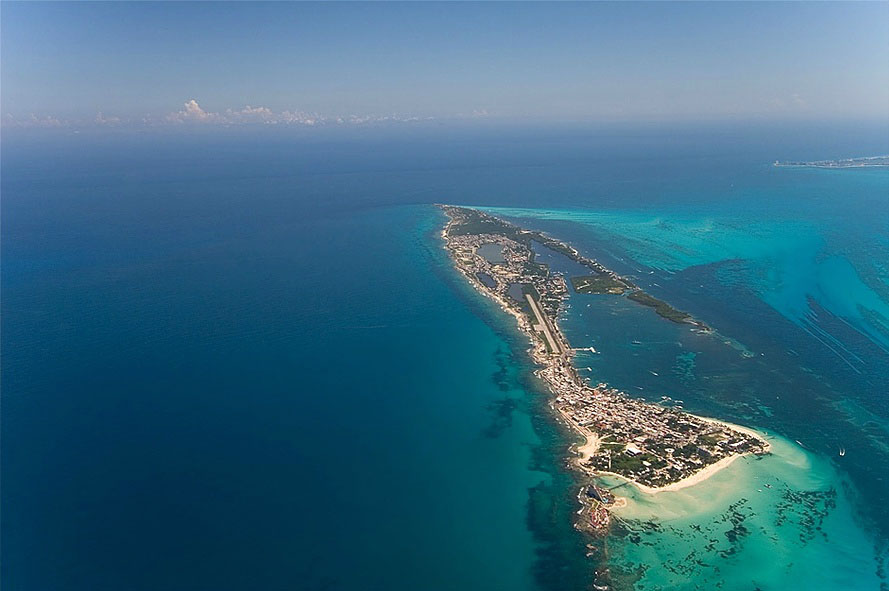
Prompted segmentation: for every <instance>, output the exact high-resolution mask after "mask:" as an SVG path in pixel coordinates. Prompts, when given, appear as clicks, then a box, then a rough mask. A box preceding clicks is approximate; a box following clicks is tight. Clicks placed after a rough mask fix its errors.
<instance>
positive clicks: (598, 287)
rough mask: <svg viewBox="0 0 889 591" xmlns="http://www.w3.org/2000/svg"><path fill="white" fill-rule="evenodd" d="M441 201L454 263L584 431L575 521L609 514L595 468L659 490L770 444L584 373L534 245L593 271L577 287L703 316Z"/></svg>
mask: <svg viewBox="0 0 889 591" xmlns="http://www.w3.org/2000/svg"><path fill="white" fill-rule="evenodd" d="M439 207H441V208H442V210H443V211H444V212H445V214H446V215H447V217H448V222H447V224H446V226H445V228H444V230H443V231H442V238H443V240H444V246H445V249H446V250H447V251H448V253H449V254H450V257H451V259H452V260H453V261H454V264H455V266H456V268H457V269H458V270H459V271H460V272H461V273H462V274H463V275H464V276H465V277H466V278H467V280H468V281H469V282H470V283H471V284H472V285H473V286H474V287H475V288H476V289H477V290H478V291H479V292H481V293H482V294H484V295H486V296H488V297H490V298H491V299H493V300H494V301H495V302H497V303H498V304H499V305H500V307H501V308H502V309H503V310H504V311H505V312H507V313H509V314H511V315H512V316H514V317H515V319H516V321H517V323H518V326H519V328H520V330H521V331H522V332H524V333H525V334H526V335H527V336H528V337H529V340H530V343H531V348H530V349H529V353H530V355H531V357H532V359H533V360H534V362H535V363H536V364H537V365H538V366H539V369H538V370H537V371H536V372H535V375H537V376H538V377H540V378H541V379H542V380H543V382H544V383H545V384H546V386H547V387H548V389H549V390H550V392H551V393H552V398H551V401H550V406H551V407H552V408H553V410H554V411H555V412H556V413H557V416H558V417H559V418H560V419H561V420H562V421H563V422H564V423H565V424H566V425H567V426H568V427H569V428H570V429H571V430H572V431H573V432H574V433H576V434H578V435H580V436H581V437H582V439H583V443H582V444H581V445H579V446H577V447H576V450H575V451H576V457H574V458H573V460H572V464H573V465H574V466H575V467H576V468H577V469H579V470H581V471H582V472H583V473H584V474H585V475H587V476H589V482H588V483H587V484H586V485H585V486H584V487H583V489H582V491H581V493H580V494H579V495H578V498H579V499H580V501H581V503H582V509H581V511H580V513H579V515H580V519H579V522H578V524H577V525H578V527H579V528H581V529H589V530H592V531H601V530H603V529H604V528H607V527H608V525H609V523H610V517H609V515H610V509H611V508H613V506H614V505H615V503H616V499H615V496H614V495H613V494H612V493H611V492H610V491H608V490H607V489H605V488H603V487H600V486H597V485H596V484H595V481H594V477H596V476H601V475H613V476H617V477H619V478H621V479H623V480H625V481H628V482H631V483H632V484H634V485H635V486H637V487H638V488H639V489H640V490H642V491H644V492H648V493H657V492H660V491H664V490H676V489H679V488H683V487H685V486H690V485H692V484H694V483H696V482H699V481H700V480H703V479H704V478H707V477H708V476H709V475H711V474H713V473H715V472H716V471H718V470H720V469H722V468H723V467H725V466H727V465H728V464H730V463H731V462H732V461H734V460H735V459H737V458H738V457H741V456H743V455H745V454H757V455H762V454H766V453H768V451H769V444H768V442H766V441H765V440H764V439H763V438H762V437H760V436H759V435H758V434H757V433H755V432H754V431H751V430H749V429H745V428H743V427H739V426H737V425H730V424H727V423H722V422H719V421H715V420H712V419H706V418H702V417H698V416H695V415H692V414H689V413H687V412H685V411H683V410H682V409H681V408H677V407H672V406H666V405H664V404H656V403H652V402H648V401H644V400H640V399H636V398H633V397H630V396H628V395H627V394H626V393H624V392H621V391H619V390H617V389H615V388H610V387H608V385H607V384H604V383H599V384H596V385H592V384H590V383H589V381H588V380H587V379H586V378H583V377H581V376H580V375H579V374H578V372H577V371H576V369H575V367H574V365H573V363H572V356H573V355H574V353H575V349H572V347H571V345H570V343H569V342H568V341H567V339H566V338H565V336H564V335H563V334H562V332H561V330H560V329H559V326H558V323H557V322H556V319H557V318H558V314H559V311H560V310H561V309H562V308H563V305H564V302H565V300H566V298H567V297H568V293H569V292H568V289H569V286H568V281H567V280H566V278H565V276H564V274H563V273H559V272H554V271H551V270H550V269H549V267H548V266H547V265H545V264H542V263H540V262H538V261H537V260H536V259H537V255H536V252H535V251H537V252H539V251H540V249H549V250H550V251H552V252H553V253H558V254H559V255H562V256H565V257H567V258H568V259H570V260H571V261H573V262H574V263H578V264H580V265H583V266H584V267H585V268H586V269H588V270H589V275H582V276H575V277H572V278H570V281H571V285H572V287H573V289H574V290H575V291H576V292H578V293H593V294H602V295H603V296H610V297H627V298H629V299H631V300H632V301H634V302H637V303H639V304H642V305H645V306H650V307H652V308H654V310H655V311H656V312H657V313H658V314H659V315H660V316H662V317H663V318H665V319H668V320H670V321H672V322H677V323H683V324H690V325H692V327H694V328H696V329H700V330H709V329H708V328H707V327H706V325H704V324H703V323H702V322H700V321H698V320H696V319H694V318H693V317H692V316H691V315H690V314H687V313H685V312H681V311H679V310H676V309H674V308H673V307H672V306H670V305H669V304H667V303H666V302H663V301H661V300H659V299H657V298H655V297H653V296H651V295H649V294H647V293H645V292H644V291H643V290H641V289H640V288H639V287H638V286H636V285H635V284H633V283H632V282H631V281H630V280H629V279H627V278H625V277H621V276H619V275H618V274H616V273H614V272H613V271H611V270H609V269H607V268H605V267H604V266H603V265H601V264H600V263H599V262H597V261H595V260H593V259H591V258H588V257H586V256H584V255H582V254H580V253H579V252H578V251H577V250H576V249H575V248H573V247H572V246H569V245H568V244H565V243H564V242H562V241H560V240H557V239H555V238H552V237H551V236H548V235H546V234H544V233H542V232H539V231H533V230H527V229H523V228H521V227H519V226H517V225H515V224H513V223H510V222H508V221H506V220H503V219H500V218H498V217H495V216H493V215H491V214H489V213H486V212H484V211H481V210H478V209H472V208H467V207H460V206H453V205H440V206H439Z"/></svg>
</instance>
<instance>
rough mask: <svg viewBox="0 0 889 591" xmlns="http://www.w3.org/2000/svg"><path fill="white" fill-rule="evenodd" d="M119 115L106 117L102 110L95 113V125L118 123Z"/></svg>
mask: <svg viewBox="0 0 889 591" xmlns="http://www.w3.org/2000/svg"><path fill="white" fill-rule="evenodd" d="M119 124H120V117H113V116H112V117H106V116H105V115H103V114H102V111H99V112H98V113H96V125H119Z"/></svg>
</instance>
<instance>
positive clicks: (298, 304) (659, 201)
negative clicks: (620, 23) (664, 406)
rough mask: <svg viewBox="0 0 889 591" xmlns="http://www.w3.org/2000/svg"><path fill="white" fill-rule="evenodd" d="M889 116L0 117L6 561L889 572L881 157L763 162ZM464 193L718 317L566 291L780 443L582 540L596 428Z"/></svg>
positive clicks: (55, 572) (121, 566)
mask: <svg viewBox="0 0 889 591" xmlns="http://www.w3.org/2000/svg"><path fill="white" fill-rule="evenodd" d="M885 132H886V130H885V129H884V128H880V127H874V126H870V125H864V124H855V125H853V124H847V125H802V124H795V125H786V126H774V125H753V126H741V125H728V124H725V125H718V126H717V125H713V126H702V127H696V128H693V129H692V128H682V127H669V126H648V127H646V126H632V127H631V126H623V127H621V126H607V127H583V128H568V127H555V126H552V127H539V128H521V129H519V128H506V127H497V126H491V127H488V128H484V129H474V128H473V129H470V128H469V127H467V128H465V129H442V128H432V129H429V128H425V127H416V128H414V127H408V128H405V129H400V130H395V131H392V130H389V131H387V130H383V129H359V130H355V131H353V132H345V131H340V132H324V131H323V130H322V131H316V130H310V131H307V132H300V133H297V134H293V133H291V132H289V131H288V132H284V131H282V130H250V131H234V130H217V131H213V132H207V131H199V130H194V131H185V132H182V131H176V132H170V131H166V132H164V131H156V132H145V133H139V134H137V133H134V132H133V133H131V132H124V131H119V132H106V133H103V134H89V133H85V132H84V133H81V134H67V135H66V134H60V133H52V134H49V133H48V134H45V135H41V134H39V132H33V131H32V132H29V133H30V135H29V134H26V133H24V132H21V133H6V134H4V139H3V146H2V148H3V150H2V172H3V174H2V298H0V306H2V309H0V311H2V322H3V324H2V333H0V340H2V342H0V345H2V377H0V380H2V384H0V385H2V427H3V428H2V433H0V437H2V449H0V453H2V468H3V486H2V490H0V497H2V498H0V500H2V514H3V520H2V524H0V528H2V529H0V534H2V540H0V541H2V548H3V561H2V565H0V575H2V582H3V584H4V586H7V587H8V588H10V589H22V590H30V589H36V590H41V591H42V590H45V589H60V590H68V589H70V590H81V589H82V590H87V589H89V590H103V589H108V590H112V589H114V590H117V589H135V590H138V589H146V590H149V589H151V590H156V589H170V590H173V589H183V590H184V589H190V590H193V589H213V590H222V589H244V588H257V589H329V590H336V589H344V590H345V589H387V590H389V589H410V590H414V589H570V588H576V589H585V588H589V587H590V585H591V584H592V582H593V581H594V580H601V573H603V572H605V571H606V570H608V571H609V572H610V573H611V582H612V585H613V586H614V588H627V589H628V588H636V589H640V590H641V589H696V588H702V589H704V588H706V589H711V588H722V589H755V588H759V589H795V588H799V589H812V588H819V586H821V588H832V587H842V588H848V589H859V588H860V589H879V588H886V585H887V581H886V577H887V572H886V568H887V562H886V561H887V540H889V510H887V509H886V507H887V506H889V403H887V399H886V392H887V391H889V388H887V386H889V171H886V170H816V169H787V168H775V167H773V166H771V162H773V161H774V160H776V159H778V160H784V159H788V160H808V159H823V158H840V157H849V156H863V155H871V154H884V153H889V145H887V144H889V140H887V139H886V138H887V137H889V135H887V134H886V133H885ZM440 202H446V203H459V204H467V205H476V206H480V207H486V208H492V211H494V212H496V213H498V214H500V215H503V216H507V217H509V218H511V219H514V220H515V221H517V222H519V223H521V224H523V225H526V226H528V227H534V228H539V229H542V230H545V231H547V232H549V233H551V234H552V235H554V236H556V237H558V238H560V239H563V240H565V241H567V242H569V243H571V244H573V245H574V246H576V247H577V248H578V249H580V250H581V251H582V252H583V253H584V254H587V255H589V256H592V257H595V258H598V259H599V260H601V261H602V262H603V263H604V264H606V265H608V266H610V267H612V268H613V269H615V270H616V271H618V272H620V273H624V274H627V275H630V276H632V277H633V279H634V280H635V281H637V282H638V283H639V284H640V285H643V286H644V287H645V288H646V289H647V290H649V291H650V292H651V293H652V294H654V295H656V296H658V297H661V298H663V299H665V300H667V301H669V302H670V303H672V304H674V305H675V306H676V307H678V308H680V309H683V310H687V311H689V312H691V313H693V314H694V315H695V316H696V317H698V318H700V319H701V320H703V321H705V322H706V323H708V324H709V325H711V326H712V327H714V328H715V330H716V332H715V333H714V334H713V335H709V336H702V335H697V334H695V333H693V332H691V331H689V330H688V329H686V328H684V327H682V326H678V325H675V324H672V323H670V322H668V321H666V320H663V319H661V318H659V317H658V316H657V315H655V314H654V313H653V312H652V311H651V310H650V309H647V308H642V307H640V306H637V305H635V304H633V303H632V302H629V301H626V300H624V299H621V298H604V297H600V296H589V295H587V296H584V295H577V294H575V295H572V297H571V299H570V302H569V303H570V307H569V308H567V309H566V310H565V312H564V313H563V317H562V318H560V324H561V326H562V327H563V328H564V330H565V332H566V335H567V337H568V339H569V340H570V341H571V342H572V344H574V345H575V346H595V348H596V350H597V351H598V353H597V354H586V355H581V356H578V358H577V364H578V366H581V367H583V368H584V371H585V372H587V374H588V375H589V376H590V378H591V379H593V380H595V381H606V382H608V383H610V384H612V385H614V386H616V387H619V388H621V389H623V390H625V391H627V392H628V393H630V394H631V395H634V396H642V397H645V398H646V399H649V400H653V401H654V400H660V399H661V397H662V396H668V397H670V400H671V401H673V403H676V402H675V401H681V404H683V406H684V408H686V409H687V410H689V411H691V412H695V413H698V414H702V415H707V416H713V417H716V418H720V419H724V420H729V421H732V422H737V423H739V424H743V425H747V426H751V427H754V428H757V429H760V430H762V431H764V432H765V433H767V434H768V436H769V437H770V439H771V440H772V443H773V446H774V451H775V453H774V454H773V455H772V456H769V457H766V458H764V459H762V460H756V459H742V460H738V461H737V462H735V463H734V464H733V465H732V466H731V467H730V468H728V469H726V470H724V471H723V472H721V473H719V474H718V475H716V476H714V477H713V478H711V479H710V480H708V481H707V482H705V483H703V484H701V485H699V486H696V487H693V488H691V489H686V490H684V491H679V492H676V493H660V494H659V495H657V496H656V497H654V498H649V497H646V496H645V495H641V494H639V493H634V492H633V490H632V489H629V488H628V487H623V488H622V489H618V490H622V491H623V492H622V493H621V494H625V495H626V496H627V497H628V500H629V502H628V506H627V508H626V509H625V510H623V513H621V514H620V517H621V521H620V523H619V524H618V525H617V526H616V527H615V528H614V530H613V531H612V533H611V535H609V536H608V537H607V538H605V539H601V540H595V541H591V540H587V539H584V538H583V537H582V536H581V535H580V534H579V533H577V532H576V531H575V530H574V529H573V527H572V519H573V517H574V511H575V510H576V509H577V506H576V501H575V494H576V488H575V487H576V475H574V474H572V473H571V472H570V471H568V469H567V467H566V464H565V457H566V453H567V449H568V446H569V445H570V444H571V443H572V442H574V436H573V435H572V434H571V433H567V432H565V431H564V430H563V429H562V428H561V427H560V426H559V425H558V424H556V423H555V422H554V420H553V417H552V416H551V415H550V414H549V411H548V408H547V405H546V395H545V393H544V392H542V390H541V386H540V384H539V383H538V382H537V381H536V379H535V378H534V377H533V369H534V368H533V367H532V366H531V365H530V362H529V361H528V359H527V358H526V356H525V353H524V349H525V348H526V346H527V343H526V341H525V340H524V337H522V336H521V335H520V334H519V333H518V332H517V331H516V329H515V327H514V326H513V322H512V319H511V317H508V316H506V315H504V314H503V313H502V312H501V311H500V310H499V309H498V308H497V307H496V306H495V305H493V304H492V303H491V302H490V301H488V300H486V299H485V298H483V297H481V296H480V295H479V294H477V293H475V292H474V291H473V290H472V289H471V288H470V287H469V286H468V285H466V284H465V282H464V281H463V279H462V278H461V277H460V276H459V275H458V274H457V273H456V272H455V271H454V270H453V268H452V266H451V264H450V262H449V260H448V259H447V256H446V254H445V252H444V251H443V249H442V248H441V240H440V235H439V232H440V230H441V226H442V224H443V223H444V217H443V215H442V214H441V212H440V211H439V210H438V209H437V208H435V207H434V206H433V205H432V204H434V203H440ZM587 367H588V368H589V369H588V370H587V369H585V368H587ZM841 451H842V452H843V455H840V452H841ZM615 484H616V483H615ZM766 484H768V485H769V486H768V487H767V486H766ZM616 492H617V491H616ZM590 542H592V545H593V548H588V547H587V544H588V543H590ZM587 554H590V556H587ZM597 572H598V573H599V574H598V575H597ZM825 586H826V587H825Z"/></svg>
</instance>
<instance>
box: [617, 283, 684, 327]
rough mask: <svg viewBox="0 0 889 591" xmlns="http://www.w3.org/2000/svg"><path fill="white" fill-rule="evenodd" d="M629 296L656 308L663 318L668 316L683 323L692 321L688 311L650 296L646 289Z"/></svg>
mask: <svg viewBox="0 0 889 591" xmlns="http://www.w3.org/2000/svg"><path fill="white" fill-rule="evenodd" d="M627 297H628V298H629V299H631V300H633V301H634V302H636V303H639V304H642V305H643V306H649V307H650V308H654V311H655V312H657V313H658V315H659V316H662V317H663V318H666V319H667V320H670V321H672V322H677V323H679V324H682V323H685V322H689V321H691V314H687V313H686V312H682V311H680V310H677V309H676V308H674V307H673V306H671V305H670V304H668V303H667V302H665V301H663V300H659V299H657V298H656V297H653V296H650V295H648V294H647V293H645V292H644V291H641V290H640V291H634V292H633V293H631V294H630V295H628V296H627Z"/></svg>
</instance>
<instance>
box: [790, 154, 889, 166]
mask: <svg viewBox="0 0 889 591" xmlns="http://www.w3.org/2000/svg"><path fill="white" fill-rule="evenodd" d="M775 166H783V167H793V168H878V167H885V166H889V156H867V157H864V158H843V159H840V160H812V161H810V162H792V161H788V162H779V161H778V160H775Z"/></svg>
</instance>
